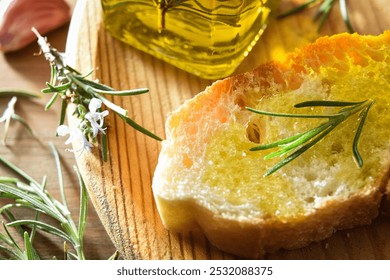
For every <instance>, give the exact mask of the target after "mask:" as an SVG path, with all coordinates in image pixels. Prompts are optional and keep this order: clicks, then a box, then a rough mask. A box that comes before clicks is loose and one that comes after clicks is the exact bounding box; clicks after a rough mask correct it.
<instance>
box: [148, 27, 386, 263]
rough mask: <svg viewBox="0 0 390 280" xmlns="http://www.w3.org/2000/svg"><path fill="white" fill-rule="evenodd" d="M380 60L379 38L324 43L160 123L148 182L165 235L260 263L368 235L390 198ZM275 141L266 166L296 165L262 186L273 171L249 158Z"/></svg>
mask: <svg viewBox="0 0 390 280" xmlns="http://www.w3.org/2000/svg"><path fill="white" fill-rule="evenodd" d="M389 57H390V32H389V31H386V32H384V33H383V34H381V35H378V36H361V35H358V34H347V33H344V34H338V35H334V36H330V37H322V38H320V39H318V40H317V41H316V42H315V43H313V44H309V45H307V46H306V47H304V48H302V49H301V50H296V51H294V52H293V53H291V54H289V55H288V56H287V57H286V59H285V60H284V61H270V62H268V63H266V64H263V65H260V66H258V67H257V68H256V69H254V70H253V71H251V72H247V73H242V74H239V75H235V76H232V77H229V78H226V79H224V80H220V81H217V82H215V83H214V84H212V85H211V86H210V87H208V88H206V89H205V90H204V91H203V92H201V93H199V94H198V95H196V96H195V97H194V98H193V99H191V100H188V101H186V102H185V103H184V104H183V105H182V106H181V107H180V108H178V109H177V110H176V111H174V112H172V114H170V115H169V118H168V120H167V123H166V135H167V138H166V140H164V141H163V142H162V149H161V152H160V155H159V161H158V164H157V167H156V171H155V174H154V178H153V192H154V197H155V200H156V203H157V207H158V210H159V213H160V215H161V218H162V220H163V223H164V225H165V226H166V227H167V228H168V229H170V230H173V231H178V232H187V231H190V230H196V229H200V230H202V231H203V232H204V233H205V235H206V236H207V238H208V240H209V241H210V242H211V243H212V244H214V245H215V246H217V247H218V248H219V249H221V250H224V251H226V252H230V253H233V254H235V255H238V256H242V257H247V258H259V257H262V256H264V254H265V253H267V252H273V251H275V250H278V249H280V248H284V249H294V248H301V247H303V246H305V245H307V244H309V243H310V242H313V241H321V240H324V239H326V238H328V237H329V236H331V235H332V234H333V233H334V232H335V231H336V230H340V229H346V228H351V227H355V226H360V225H366V224H370V223H371V221H372V220H373V219H374V218H375V217H376V216H377V215H378V210H379V206H380V204H381V200H382V198H384V195H385V194H386V193H388V192H389V190H387V189H388V187H387V186H388V182H389V177H390V140H389V139H390V138H389V135H390V131H389V129H390V127H389V123H390V114H389V113H388V112H389V108H390V107H389V106H390V95H389V93H390V81H389V79H388V77H389V75H390V68H389V65H388V63H389ZM307 100H314V102H313V101H311V102H307ZM316 100H328V101H316ZM337 100H344V101H347V102H344V101H342V102H335V101H337ZM373 100H375V104H374V105H373V106H372V105H371V104H372V102H373ZM350 101H358V102H356V103H355V102H350ZM295 104H299V105H298V107H300V108H294V105H295ZM336 105H337V106H336ZM248 107H249V108H254V109H256V110H258V111H263V112H283V113H280V115H281V116H272V114H273V115H275V113H271V116H264V115H262V114H255V113H252V112H250V111H248V109H247V108H248ZM368 111H369V112H368ZM297 113H298V114H302V115H305V117H304V118H299V119H297V118H295V117H290V116H291V115H293V114H297ZM277 114H279V113H277ZM286 115H287V116H288V117H286ZM306 115H310V116H311V117H309V118H307V116H306ZM312 117H313V118H312ZM357 119H358V120H357ZM364 123H365V125H364V129H363V124H364ZM298 132H302V134H299V133H298ZM330 132H331V134H329V133H330ZM295 133H298V136H293V135H294V134H295ZM327 134H328V136H327V137H325V135H327ZM291 137H292V138H291ZM285 138H287V140H288V141H286V142H287V143H285V144H286V146H282V147H279V148H280V150H278V147H274V148H275V149H277V150H276V152H275V153H274V154H273V156H277V155H279V154H281V155H287V157H289V156H291V155H293V154H294V153H295V155H297V153H298V154H299V153H300V155H299V157H296V158H295V159H294V160H293V161H290V162H289V164H285V165H284V166H283V168H281V169H279V170H278V172H275V173H273V175H272V176H267V177H264V176H263V174H264V173H266V172H267V171H268V172H269V170H272V168H273V167H274V166H275V165H276V166H277V167H278V162H279V159H278V158H275V157H274V158H270V159H266V160H265V159H264V156H265V157H267V156H268V157H272V154H271V156H269V155H267V154H268V153H269V151H268V150H261V149H260V150H258V151H257V152H251V151H250V149H251V148H253V147H254V146H259V145H260V146H261V145H264V144H268V143H273V142H276V143H278V144H283V145H284V143H280V140H281V139H285ZM321 138H322V139H321ZM320 139H321V141H320ZM354 139H355V140H354ZM359 139H360V143H361V144H362V143H364V145H359V150H358V149H357V147H358V140H359ZM314 144H315V147H312V148H310V149H307V148H308V147H310V146H312V145H314ZM351 145H352V146H353V147H355V148H354V149H352V150H351V148H350V147H351ZM271 146H273V145H271ZM303 147H304V148H303ZM262 148H264V147H262ZM283 149H285V150H283ZM305 149H307V150H305ZM297 151H299V152H297ZM303 151H304V152H303ZM354 157H355V159H357V163H358V165H362V167H361V168H356V163H355V162H354V160H351V159H352V158H354ZM363 158H364V165H363V162H362V159H363Z"/></svg>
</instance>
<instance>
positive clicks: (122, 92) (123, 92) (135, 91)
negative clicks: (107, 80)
mask: <svg viewBox="0 0 390 280" xmlns="http://www.w3.org/2000/svg"><path fill="white" fill-rule="evenodd" d="M94 92H95V93H100V94H109V95H118V96H128V95H139V94H144V93H147V92H149V89H147V88H140V89H132V90H115V91H114V90H110V91H108V90H101V89H96V88H95V89H94Z"/></svg>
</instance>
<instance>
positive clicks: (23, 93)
mask: <svg viewBox="0 0 390 280" xmlns="http://www.w3.org/2000/svg"><path fill="white" fill-rule="evenodd" d="M13 96H18V97H27V98H39V95H37V94H35V93H33V92H30V91H27V90H21V89H13V88H2V89H0V97H13Z"/></svg>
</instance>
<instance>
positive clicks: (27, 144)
mask: <svg viewBox="0 0 390 280" xmlns="http://www.w3.org/2000/svg"><path fill="white" fill-rule="evenodd" d="M67 32H68V26H64V27H62V28H59V29H57V30H55V31H53V32H51V33H49V34H48V37H49V38H50V42H51V44H52V45H53V46H55V47H56V48H57V49H59V50H64V48H65V42H66V37H67ZM38 50H39V48H38V45H36V44H34V43H33V44H31V45H30V46H28V47H26V48H24V49H22V50H20V51H17V52H14V53H9V54H0V73H1V74H0V88H5V87H6V88H17V89H25V90H30V91H34V92H36V93H38V94H39V93H40V90H41V89H42V88H44V87H46V86H45V82H46V81H48V80H49V78H50V68H49V65H48V62H47V61H45V59H44V58H43V57H42V56H34V53H37V52H38ZM49 97H50V96H42V98H40V99H34V100H32V99H22V98H19V99H18V102H17V104H16V108H15V110H16V113H18V114H19V115H21V116H22V117H23V118H24V119H25V120H27V122H28V123H29V125H30V126H31V128H32V129H33V130H34V132H35V135H36V138H33V137H31V136H30V135H29V134H28V133H27V132H26V130H25V129H24V128H23V127H22V126H21V125H20V124H19V123H13V124H12V125H11V128H10V133H9V137H8V139H7V146H3V145H0V155H1V156H2V157H4V158H5V159H7V160H9V161H11V162H13V163H15V164H16V165H18V166H19V167H21V168H22V169H23V170H24V171H26V172H27V173H29V174H30V175H31V176H32V177H33V178H35V179H36V180H37V181H41V180H42V178H43V176H44V175H47V178H48V185H47V190H48V191H49V192H50V193H52V194H53V195H54V196H55V197H56V198H57V199H59V198H60V195H59V191H58V184H57V182H58V181H57V175H56V169H55V167H54V159H53V157H52V154H51V150H50V147H49V145H48V143H49V142H52V143H54V145H55V146H56V148H57V150H58V152H59V154H60V156H61V159H62V167H63V173H64V180H65V189H66V194H67V197H68V203H69V208H70V210H71V212H72V213H73V214H74V219H75V220H76V221H77V216H78V209H79V185H78V181H77V178H76V176H75V173H74V171H73V165H75V159H74V155H73V153H70V152H66V151H65V149H66V148H69V147H68V146H66V145H65V144H64V141H65V140H66V139H65V138H61V137H58V138H57V137H56V136H55V130H56V128H57V126H58V121H59V112H60V110H59V106H58V105H59V104H56V105H55V106H53V107H52V109H50V110H49V111H46V112H45V111H44V106H45V104H46V102H47V101H48V99H49ZM9 99H10V98H5V97H3V98H0V115H1V114H2V113H3V111H4V109H5V106H6V104H7V103H8V101H9ZM3 128H4V124H1V125H0V136H2V135H3ZM4 175H13V174H12V173H10V172H9V171H8V169H4V168H3V167H0V176H4ZM1 205H2V202H1V201H0V206H1ZM18 214H20V216H19V217H23V216H25V210H22V209H20V211H18ZM0 220H3V217H0ZM35 242H36V243H35V245H36V247H37V248H38V251H39V252H41V253H42V257H43V258H45V259H50V258H52V257H53V256H56V257H57V258H58V259H61V258H62V255H63V253H62V247H63V244H62V241H61V240H60V239H58V238H53V237H50V238H48V236H47V235H46V234H39V235H38V236H37V239H36V241H35ZM84 242H85V245H84V247H85V254H86V258H87V259H107V258H109V257H110V256H111V255H112V254H113V253H114V252H115V247H114V246H113V244H112V242H111V240H110V239H109V237H108V235H107V233H106V231H105V229H104V228H103V226H102V224H101V222H100V220H99V218H98V216H97V215H96V212H95V210H94V208H93V206H92V204H91V203H90V204H89V208H88V221H87V229H86V234H85V241H84Z"/></svg>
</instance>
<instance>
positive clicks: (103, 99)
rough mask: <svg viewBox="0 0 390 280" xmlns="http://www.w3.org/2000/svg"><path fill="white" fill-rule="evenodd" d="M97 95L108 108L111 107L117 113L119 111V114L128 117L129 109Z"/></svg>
mask: <svg viewBox="0 0 390 280" xmlns="http://www.w3.org/2000/svg"><path fill="white" fill-rule="evenodd" d="M95 97H96V98H97V99H100V100H101V101H102V102H103V104H104V105H106V106H107V107H108V108H110V109H111V110H113V111H114V112H115V113H117V114H118V115H120V116H123V117H127V110H125V109H123V108H121V107H119V106H118V105H115V104H114V103H112V102H111V101H110V100H108V99H106V98H104V97H103V96H101V95H97V94H96V95H95Z"/></svg>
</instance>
